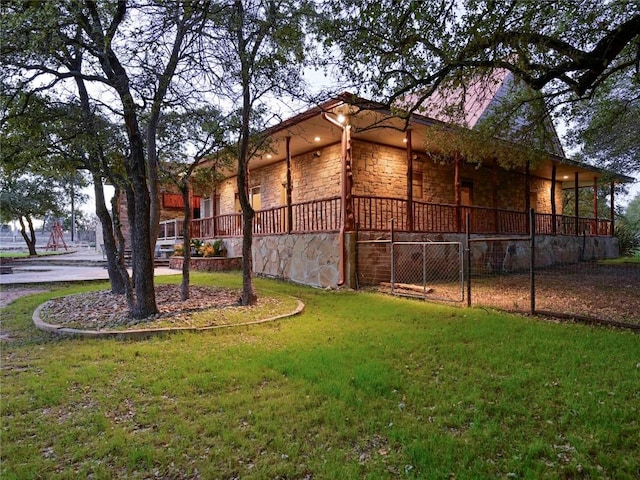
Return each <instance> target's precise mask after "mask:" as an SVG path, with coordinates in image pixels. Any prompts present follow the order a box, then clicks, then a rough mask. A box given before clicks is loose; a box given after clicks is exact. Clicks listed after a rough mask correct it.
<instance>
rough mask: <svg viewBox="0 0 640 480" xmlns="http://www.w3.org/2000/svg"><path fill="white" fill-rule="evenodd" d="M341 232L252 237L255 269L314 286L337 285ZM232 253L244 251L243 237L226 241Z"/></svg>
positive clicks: (262, 272)
mask: <svg viewBox="0 0 640 480" xmlns="http://www.w3.org/2000/svg"><path fill="white" fill-rule="evenodd" d="M339 238H340V237H339V234H337V233H307V234H298V235H269V236H267V235H265V236H257V237H254V239H253V249H252V252H253V271H254V273H255V274H257V275H264V276H267V277H273V278H281V279H286V280H291V281H293V282H296V283H301V284H303V285H310V286H314V287H330V288H336V287H337V286H338V282H339V280H340V251H339V248H338V247H339V244H340V242H339ZM225 245H226V246H227V249H228V252H229V254H230V255H238V254H239V253H241V252H242V239H240V238H232V239H227V240H225Z"/></svg>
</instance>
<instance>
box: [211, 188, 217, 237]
mask: <svg viewBox="0 0 640 480" xmlns="http://www.w3.org/2000/svg"><path fill="white" fill-rule="evenodd" d="M217 197H218V187H217V186H214V187H213V192H211V217H213V238H216V237H217V236H218V219H217V218H216V212H217V211H218V198H217Z"/></svg>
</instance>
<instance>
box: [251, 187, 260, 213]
mask: <svg viewBox="0 0 640 480" xmlns="http://www.w3.org/2000/svg"><path fill="white" fill-rule="evenodd" d="M249 201H250V202H251V207H252V208H253V209H254V210H256V211H258V210H262V199H261V197H260V187H251V191H250V192H249Z"/></svg>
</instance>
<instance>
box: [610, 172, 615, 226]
mask: <svg viewBox="0 0 640 480" xmlns="http://www.w3.org/2000/svg"><path fill="white" fill-rule="evenodd" d="M614 192H615V183H613V182H611V211H610V212H609V215H610V218H611V232H610V233H609V235H611V236H612V237H613V235H614V233H615V231H616V230H615V226H616V225H615V218H616V215H615V214H616V210H615V202H614Z"/></svg>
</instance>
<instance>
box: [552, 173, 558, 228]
mask: <svg viewBox="0 0 640 480" xmlns="http://www.w3.org/2000/svg"><path fill="white" fill-rule="evenodd" d="M556 170H557V167H556V165H555V164H554V165H553V167H552V168H551V233H552V234H553V235H556V234H557V233H558V225H557V223H556V218H557V209H556V175H557V171H556Z"/></svg>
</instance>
